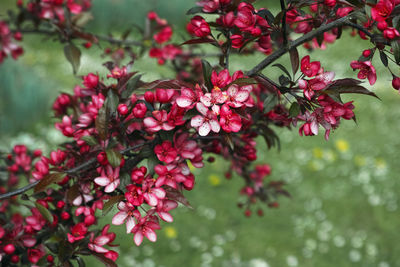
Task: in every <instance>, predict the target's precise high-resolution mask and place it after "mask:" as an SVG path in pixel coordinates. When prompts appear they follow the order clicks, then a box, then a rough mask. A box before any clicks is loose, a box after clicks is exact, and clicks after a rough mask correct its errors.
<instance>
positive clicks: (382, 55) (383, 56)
mask: <svg viewBox="0 0 400 267" xmlns="http://www.w3.org/2000/svg"><path fill="white" fill-rule="evenodd" d="M379 56H380V57H381V61H382V64H383V66H385V67H387V66H388V64H389V62H388V58H387V56H386V54H385V52H383V51H379Z"/></svg>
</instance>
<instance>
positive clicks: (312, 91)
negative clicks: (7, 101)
mask: <svg viewBox="0 0 400 267" xmlns="http://www.w3.org/2000/svg"><path fill="white" fill-rule="evenodd" d="M253 2H256V1H233V0H202V1H198V2H197V6H196V7H193V8H192V9H190V10H189V11H188V14H189V15H195V16H193V17H192V18H191V19H190V22H188V24H187V27H186V30H187V32H188V33H189V35H190V36H191V37H190V38H191V39H187V40H184V41H183V42H182V43H173V42H172V41H171V40H172V35H173V33H174V29H173V26H172V25H170V24H168V22H167V21H166V20H165V19H163V18H160V17H159V16H158V15H157V14H156V13H155V12H150V13H148V15H147V18H146V27H145V29H143V31H141V33H142V34H141V35H136V36H134V38H135V40H130V39H128V37H129V36H128V35H126V36H124V37H123V38H122V39H116V38H114V37H112V36H101V35H97V34H94V33H89V32H87V31H86V30H85V28H84V26H85V22H86V21H87V20H88V18H89V16H90V13H89V9H90V6H91V2H90V0H76V1H74V0H71V1H70V0H68V1H64V0H59V1H50V0H31V1H28V3H26V4H24V3H23V1H17V5H18V7H19V10H18V12H19V14H18V16H11V15H10V17H9V19H7V20H4V21H0V62H1V61H3V59H4V58H6V57H8V56H12V57H13V58H14V59H17V58H18V57H19V56H20V55H21V54H22V53H23V50H22V48H21V47H20V46H19V45H18V44H16V43H15V41H21V40H22V35H23V34H32V33H33V34H44V35H49V36H55V37H57V39H58V40H59V41H60V42H61V43H64V44H65V46H64V54H65V57H66V59H67V60H68V61H69V62H70V63H71V66H72V68H73V72H74V73H77V71H78V70H79V65H80V58H81V53H82V52H81V49H80V48H79V47H78V45H77V44H78V43H82V44H83V46H84V47H85V48H87V49H89V48H91V47H92V44H98V43H100V42H102V43H108V44H109V45H110V46H109V47H107V48H106V49H105V51H104V54H105V55H106V56H108V57H109V59H110V61H108V62H106V63H105V64H104V66H105V67H106V68H107V69H108V75H107V76H106V77H101V76H100V75H98V74H96V73H89V74H87V75H84V76H83V77H82V84H81V85H77V86H76V87H75V88H74V90H73V93H62V94H61V95H60V96H58V97H57V99H56V100H55V102H54V105H53V111H54V114H55V116H56V117H57V118H58V121H57V122H56V123H55V127H56V129H57V130H59V131H60V132H61V133H62V134H63V135H64V136H66V137H68V138H69V141H68V142H66V143H64V144H62V145H60V148H59V149H57V150H55V151H52V152H51V153H50V154H49V155H42V152H41V151H39V150H34V151H29V150H28V149H27V147H26V146H24V145H17V146H15V147H14V149H13V150H12V151H11V152H10V153H6V154H4V155H3V154H1V158H0V160H1V161H0V164H1V166H0V171H1V172H5V173H6V176H7V180H4V181H3V180H0V183H1V184H0V186H1V187H0V192H1V193H2V195H0V199H1V203H0V211H1V214H0V221H1V226H0V263H1V265H2V266H9V265H13V264H14V265H29V264H33V265H47V266H53V265H57V266H71V264H72V262H73V261H77V262H78V263H79V265H80V266H81V265H84V262H83V260H82V258H81V256H82V255H93V256H95V257H97V258H98V259H100V260H101V261H102V262H104V263H105V264H106V265H107V266H115V261H116V259H117V258H118V256H119V255H118V253H117V252H116V251H115V250H114V249H113V248H114V247H115V246H116V244H115V243H114V242H115V239H116V234H115V233H112V232H110V231H109V228H110V224H114V225H125V226H124V227H126V232H127V234H132V235H131V236H132V239H133V242H134V243H135V244H136V245H137V246H139V245H140V244H141V243H142V242H143V239H144V238H146V239H148V240H149V241H151V242H155V241H156V239H157V230H159V229H160V228H161V223H160V222H161V221H164V222H167V223H171V222H173V209H175V208H176V207H177V206H178V203H181V204H183V205H186V206H188V207H190V204H189V203H188V201H187V200H186V198H185V197H184V192H185V191H190V190H192V189H193V188H194V186H195V178H196V177H195V175H194V174H193V168H202V167H203V166H204V158H205V157H207V161H208V162H213V161H214V155H217V156H221V157H223V158H224V159H225V160H227V161H229V162H230V164H231V168H230V170H229V171H228V172H227V173H226V177H227V178H228V179H229V178H231V176H232V173H233V172H235V173H236V174H237V175H238V176H240V177H242V178H243V181H244V186H243V188H242V189H241V190H240V194H242V195H244V196H246V197H247V200H246V201H245V202H243V203H239V206H240V207H241V208H243V209H244V210H245V215H246V216H250V215H251V212H252V210H253V209H255V208H256V209H258V211H257V213H258V214H262V205H264V204H265V205H266V206H267V207H277V206H278V205H279V204H278V197H279V196H281V195H282V196H290V194H289V193H288V192H287V191H286V190H285V189H284V183H283V182H281V181H269V180H267V179H266V178H267V177H268V176H269V175H270V173H271V167H270V166H269V165H268V164H264V165H256V166H254V164H252V163H253V162H254V161H255V160H256V159H257V142H259V141H260V140H259V138H257V137H259V136H261V137H263V139H264V140H265V142H266V144H267V145H268V147H269V148H271V147H273V146H279V135H278V134H277V133H276V132H275V129H276V128H278V127H280V128H285V129H288V130H290V129H292V128H294V127H297V124H301V125H300V126H299V134H300V135H305V136H313V135H317V134H318V133H319V129H320V126H321V127H322V128H323V129H324V130H325V138H326V139H327V140H328V139H329V135H330V134H331V132H332V131H333V130H335V129H336V128H338V127H339V126H340V122H341V119H344V120H351V119H353V120H355V114H354V105H353V104H352V102H353V101H350V102H346V103H344V102H343V101H342V100H341V95H342V94H349V93H355V94H365V95H370V96H374V97H377V96H376V95H375V94H374V93H373V92H371V91H369V90H368V89H366V88H365V87H364V86H362V82H361V81H360V80H358V79H361V80H363V79H368V82H369V83H370V85H373V84H374V83H375V82H376V80H377V73H376V70H375V67H374V66H373V65H372V63H371V60H372V58H373V57H374V55H375V54H377V53H379V56H380V59H381V61H382V64H383V65H384V66H385V67H387V69H388V70H389V72H390V73H391V74H392V76H393V80H392V85H393V87H394V89H396V90H399V88H400V78H399V77H398V76H397V75H399V74H398V73H394V72H392V69H391V66H392V65H398V64H399V62H400V46H399V36H400V35H399V33H398V29H399V18H400V15H399V12H398V10H399V8H400V7H399V4H400V2H399V1H394V0H379V1H378V2H375V1H373V0H372V1H367V2H365V1H362V0H353V1H336V0H325V1H309V0H295V1H283V0H281V1H280V4H281V10H280V11H279V12H278V13H277V14H273V13H272V12H271V11H270V10H269V9H268V7H267V6H266V7H262V8H259V9H256V8H255V7H254V6H253ZM203 15H207V16H203ZM206 18H207V19H206ZM346 30H350V31H351V33H352V34H353V35H354V37H355V38H356V37H359V38H361V39H365V40H366V41H369V42H370V44H371V48H370V49H368V50H364V51H360V53H361V55H360V57H359V58H358V59H354V60H352V61H351V62H349V67H351V68H353V69H354V70H356V69H357V70H359V73H358V75H357V77H358V79H354V78H351V77H347V78H337V77H335V73H334V72H332V71H328V70H325V69H324V68H323V64H322V63H321V62H320V61H313V60H315V58H312V57H310V55H303V56H300V55H299V53H298V51H297V48H298V47H299V46H304V47H306V48H307V49H309V51H312V50H313V49H323V48H324V47H325V46H326V45H327V44H328V43H334V42H335V40H337V39H339V38H340V37H341V35H342V32H344V31H346ZM206 45H207V46H210V47H213V48H214V50H217V53H215V54H212V55H213V56H216V57H218V59H219V64H218V65H217V66H212V65H211V64H210V63H209V62H208V61H207V60H205V57H206V56H209V55H207V54H204V53H201V52H198V51H200V50H198V48H199V46H206ZM136 47H139V48H140V52H134V51H135V50H134V49H133V48H136ZM249 53H259V55H260V56H261V57H263V59H262V60H261V61H260V62H259V63H258V64H256V65H255V66H254V67H253V68H252V69H250V70H247V71H246V70H236V71H232V70H231V68H230V66H229V62H230V57H231V55H232V54H236V55H238V56H241V55H244V54H249ZM286 53H287V54H289V56H290V65H291V70H290V71H289V70H288V69H287V68H286V67H285V66H283V65H281V64H279V63H275V62H276V60H277V59H278V58H280V57H281V56H282V55H284V54H286ZM146 55H148V56H150V57H151V58H156V59H157V64H160V65H166V66H168V67H170V68H171V69H172V70H173V71H174V72H175V73H176V76H175V77H173V78H171V79H159V80H154V81H147V80H144V79H143V78H142V75H141V74H140V73H139V72H138V71H135V70H134V66H135V65H134V61H135V60H137V58H139V57H140V56H146ZM389 60H390V62H389ZM125 61H129V63H127V64H122V62H125ZM273 63H274V65H272V66H274V67H276V68H277V69H279V71H280V72H281V75H280V77H279V78H278V80H277V81H276V80H274V79H273V78H271V77H269V76H268V75H267V74H263V73H262V70H264V69H265V68H266V67H267V66H270V65H271V64H273ZM389 63H390V64H389ZM23 177H25V178H26V181H27V182H28V185H26V186H25V187H21V186H22V185H23V183H24V179H23ZM17 188H19V189H17ZM31 189H33V193H28V192H29V191H28V190H31ZM18 195H20V197H18ZM22 206H27V207H29V208H30V213H29V214H28V215H23V214H21V213H20V212H19V211H18V209H17V208H16V207H22ZM114 206H115V207H117V208H118V211H116V212H115V214H113V217H112V220H111V221H110V222H109V224H106V225H99V223H98V217H99V216H100V215H101V214H106V213H108V212H110V211H111V210H112V208H113V207H114Z"/></svg>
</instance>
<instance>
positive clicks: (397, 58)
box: [391, 41, 400, 64]
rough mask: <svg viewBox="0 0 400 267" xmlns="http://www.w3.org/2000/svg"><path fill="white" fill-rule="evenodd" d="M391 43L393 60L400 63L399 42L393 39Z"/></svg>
mask: <svg viewBox="0 0 400 267" xmlns="http://www.w3.org/2000/svg"><path fill="white" fill-rule="evenodd" d="M391 45H392V49H393V55H394V60H395V61H396V63H397V64H400V44H399V42H398V41H393V42H391Z"/></svg>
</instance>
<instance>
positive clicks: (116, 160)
mask: <svg viewBox="0 0 400 267" xmlns="http://www.w3.org/2000/svg"><path fill="white" fill-rule="evenodd" d="M106 154H107V159H108V162H109V163H110V164H111V166H113V167H114V168H116V167H119V165H120V164H121V160H122V155H121V153H120V152H119V151H117V150H114V149H112V148H110V149H107V150H106Z"/></svg>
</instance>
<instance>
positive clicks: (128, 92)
mask: <svg viewBox="0 0 400 267" xmlns="http://www.w3.org/2000/svg"><path fill="white" fill-rule="evenodd" d="M141 77H142V75H141V74H139V75H136V76H134V77H133V78H132V79H130V80H129V81H128V83H127V85H126V88H125V90H124V91H122V93H121V97H122V98H128V97H130V96H131V94H132V93H133V91H134V90H135V89H136V88H137V84H138V82H139V80H140V78H141Z"/></svg>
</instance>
